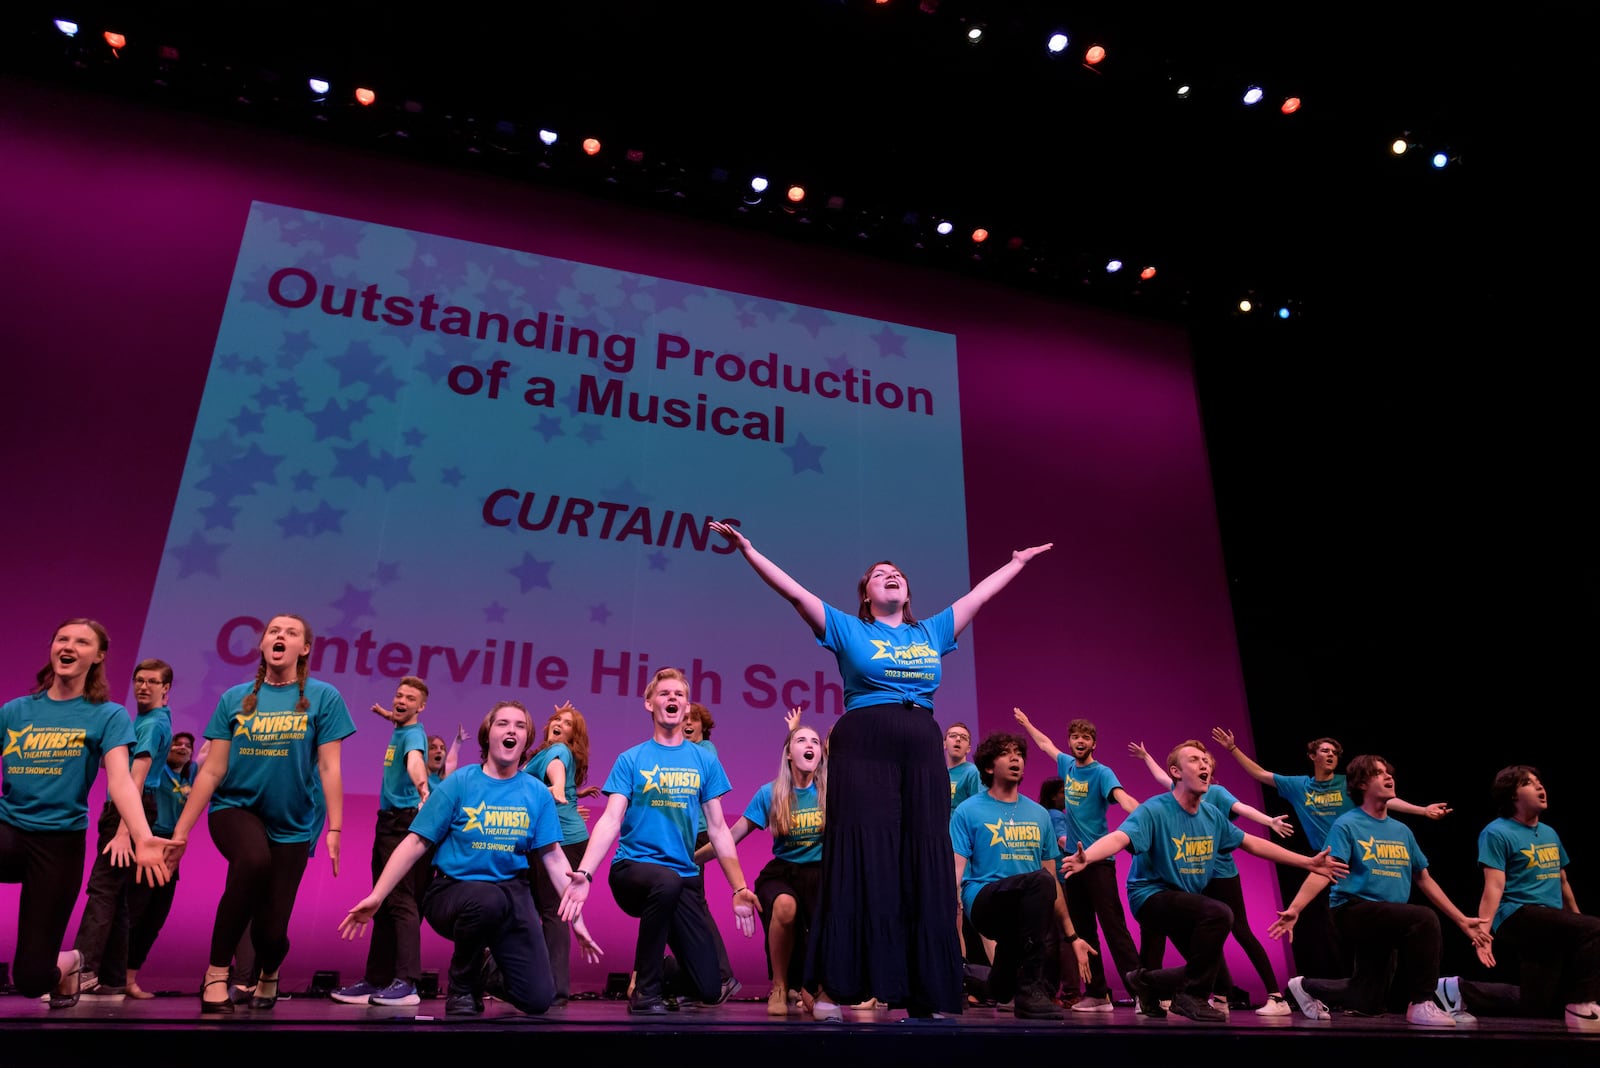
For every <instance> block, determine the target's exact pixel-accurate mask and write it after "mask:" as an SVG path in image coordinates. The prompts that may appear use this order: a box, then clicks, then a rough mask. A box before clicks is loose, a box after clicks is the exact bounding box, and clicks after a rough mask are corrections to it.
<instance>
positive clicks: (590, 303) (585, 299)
mask: <svg viewBox="0 0 1600 1068" xmlns="http://www.w3.org/2000/svg"><path fill="white" fill-rule="evenodd" d="M572 303H574V304H576V305H577V306H578V307H580V308H582V309H583V310H584V311H589V310H590V309H591V308H593V307H594V306H595V305H596V304H598V303H600V302H599V301H598V300H596V299H595V296H594V294H593V293H588V292H584V293H579V294H578V295H577V296H576V297H573V298H572Z"/></svg>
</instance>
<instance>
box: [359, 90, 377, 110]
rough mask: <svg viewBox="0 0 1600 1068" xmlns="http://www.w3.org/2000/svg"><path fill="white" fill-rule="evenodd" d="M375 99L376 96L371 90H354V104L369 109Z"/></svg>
mask: <svg viewBox="0 0 1600 1068" xmlns="http://www.w3.org/2000/svg"><path fill="white" fill-rule="evenodd" d="M377 99H378V94H377V93H374V92H373V91H372V90H371V89H368V88H366V87H365V86H363V87H362V88H359V89H357V90H356V103H357V104H360V105H361V106H362V107H364V108H366V107H371V106H372V104H373V102H374V101H376V100H377Z"/></svg>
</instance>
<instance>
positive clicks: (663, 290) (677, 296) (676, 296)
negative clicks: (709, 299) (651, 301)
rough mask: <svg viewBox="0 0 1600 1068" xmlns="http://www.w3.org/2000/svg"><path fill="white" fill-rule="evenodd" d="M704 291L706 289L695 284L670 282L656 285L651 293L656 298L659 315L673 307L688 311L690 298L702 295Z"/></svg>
mask: <svg viewBox="0 0 1600 1068" xmlns="http://www.w3.org/2000/svg"><path fill="white" fill-rule="evenodd" d="M703 292H704V290H701V289H698V288H696V287H694V286H686V285H679V284H677V283H670V284H666V285H658V286H656V287H655V289H654V290H652V291H651V293H650V295H651V296H652V297H654V298H655V301H656V314H657V315H659V314H661V313H662V312H664V311H670V310H671V309H673V308H677V309H679V310H681V311H688V310H689V298H690V297H695V296H700V295H701V294H702V293H703Z"/></svg>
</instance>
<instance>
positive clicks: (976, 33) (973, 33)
mask: <svg viewBox="0 0 1600 1068" xmlns="http://www.w3.org/2000/svg"><path fill="white" fill-rule="evenodd" d="M982 40H983V27H982V26H974V27H972V28H971V29H969V30H968V31H967V43H968V44H978V43H979V42H981V41H982Z"/></svg>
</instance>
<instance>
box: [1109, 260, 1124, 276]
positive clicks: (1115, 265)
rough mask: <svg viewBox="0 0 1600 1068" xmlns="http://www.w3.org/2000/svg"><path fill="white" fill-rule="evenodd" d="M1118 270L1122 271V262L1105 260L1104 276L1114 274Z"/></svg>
mask: <svg viewBox="0 0 1600 1068" xmlns="http://www.w3.org/2000/svg"><path fill="white" fill-rule="evenodd" d="M1120 270H1122V261H1121V260H1107V261H1106V274H1116V273H1117V272H1118V271H1120Z"/></svg>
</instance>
